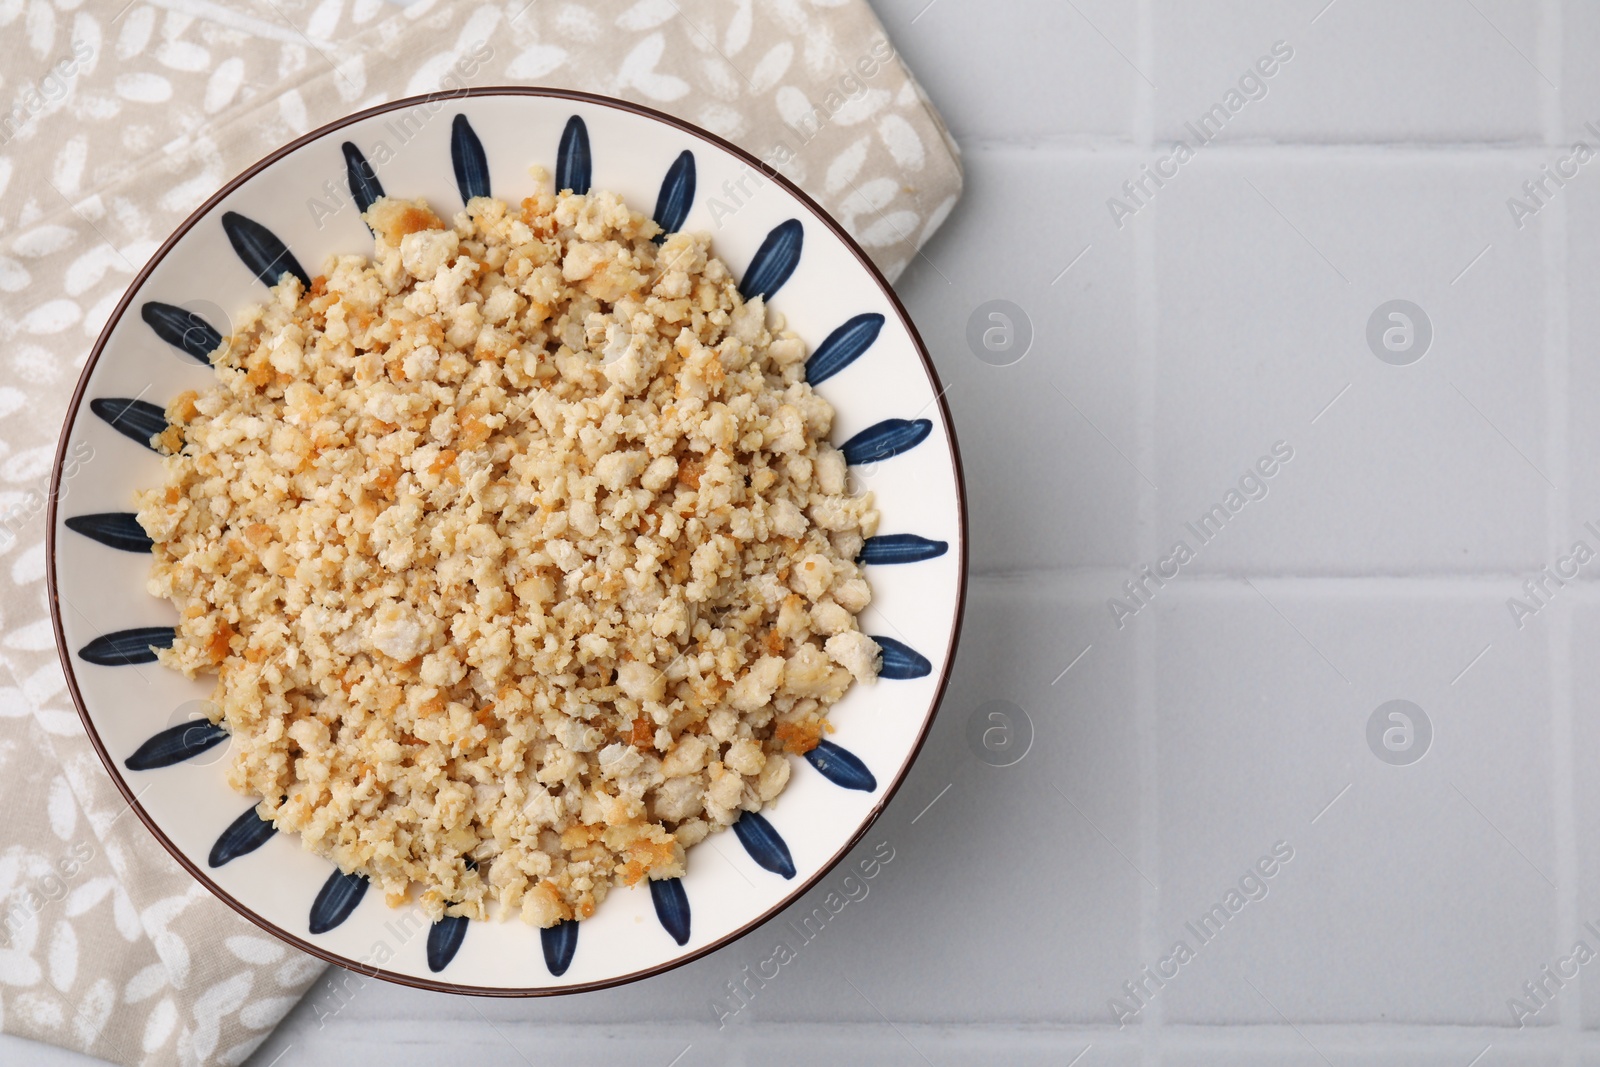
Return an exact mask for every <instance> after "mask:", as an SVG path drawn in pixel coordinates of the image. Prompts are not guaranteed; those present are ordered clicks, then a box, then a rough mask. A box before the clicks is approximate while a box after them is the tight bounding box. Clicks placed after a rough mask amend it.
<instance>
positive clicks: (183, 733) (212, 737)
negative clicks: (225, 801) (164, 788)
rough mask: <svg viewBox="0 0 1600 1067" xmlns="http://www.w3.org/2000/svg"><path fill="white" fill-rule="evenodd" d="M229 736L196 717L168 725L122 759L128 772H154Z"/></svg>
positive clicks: (224, 731) (214, 724)
mask: <svg viewBox="0 0 1600 1067" xmlns="http://www.w3.org/2000/svg"><path fill="white" fill-rule="evenodd" d="M227 739H228V731H226V730H224V729H223V728H222V727H220V726H218V725H217V724H216V723H214V722H207V721H206V720H204V719H195V720H194V721H193V722H180V723H179V724H178V725H176V726H169V727H167V728H166V729H165V730H162V731H161V732H160V733H158V734H156V735H155V736H154V737H152V738H150V740H148V741H146V742H145V743H144V744H142V745H140V746H139V747H138V748H136V749H135V750H134V752H133V755H131V756H129V757H128V758H127V759H125V760H123V761H122V765H123V766H124V767H126V768H128V770H130V771H154V770H160V769H161V768H162V767H170V766H172V765H173V764H174V763H182V762H183V761H184V760H186V759H190V758H192V757H194V756H198V755H200V753H202V752H204V751H205V750H206V749H208V748H215V747H216V746H217V745H220V744H222V742H224V741H226V740H227Z"/></svg>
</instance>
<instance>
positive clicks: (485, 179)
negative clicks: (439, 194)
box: [450, 115, 489, 203]
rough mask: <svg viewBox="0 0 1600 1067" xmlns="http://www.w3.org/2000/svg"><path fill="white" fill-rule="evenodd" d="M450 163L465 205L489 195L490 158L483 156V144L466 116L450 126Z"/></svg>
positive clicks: (456, 119) (460, 117)
mask: <svg viewBox="0 0 1600 1067" xmlns="http://www.w3.org/2000/svg"><path fill="white" fill-rule="evenodd" d="M450 162H451V163H452V164H454V166H455V170H456V188H457V189H460V190H461V200H462V202H463V203H465V202H466V201H468V200H471V199H472V198H473V197H475V196H488V195H489V157H488V156H486V155H484V154H483V142H482V141H480V140H478V133H477V131H476V130H474V129H473V128H472V123H470V122H468V121H467V116H465V115H457V116H456V117H455V121H454V122H453V123H451V126H450Z"/></svg>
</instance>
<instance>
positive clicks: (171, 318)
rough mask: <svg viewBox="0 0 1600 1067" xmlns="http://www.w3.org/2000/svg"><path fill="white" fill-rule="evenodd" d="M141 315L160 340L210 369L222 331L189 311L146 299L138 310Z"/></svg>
mask: <svg viewBox="0 0 1600 1067" xmlns="http://www.w3.org/2000/svg"><path fill="white" fill-rule="evenodd" d="M139 315H140V317H141V318H143V319H144V321H145V322H146V323H148V324H149V326H150V328H151V329H152V330H154V331H155V332H156V336H157V337H159V338H161V339H162V340H163V341H165V342H167V344H169V345H171V346H172V347H174V348H178V349H182V350H183V351H184V352H186V353H188V354H189V355H190V356H193V357H194V358H195V359H196V360H198V361H199V362H201V363H204V364H205V365H206V366H208V367H209V366H211V353H213V352H215V351H216V350H217V349H218V348H220V347H221V345H222V331H221V330H219V329H217V328H216V327H215V326H213V325H211V324H210V323H209V322H207V321H206V320H205V319H203V318H201V317H200V316H199V315H196V314H195V313H194V312H192V311H190V310H189V309H188V308H181V307H178V306H177V305H176V304H163V303H160V302H159V301H156V300H146V301H145V302H144V303H143V304H142V305H140V307H139Z"/></svg>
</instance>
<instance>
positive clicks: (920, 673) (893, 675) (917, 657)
mask: <svg viewBox="0 0 1600 1067" xmlns="http://www.w3.org/2000/svg"><path fill="white" fill-rule="evenodd" d="M869 636H870V637H871V638H872V639H873V640H874V641H876V642H878V647H879V648H881V649H883V660H882V662H881V663H880V664H879V666H878V677H879V678H890V679H893V680H895V681H906V680H907V679H910V678H924V677H926V676H928V675H929V674H932V673H933V664H931V663H929V662H928V660H927V657H925V656H923V655H922V654H921V653H920V652H918V651H917V650H916V649H914V648H912V647H911V646H910V645H907V644H903V643H901V642H899V641H896V640H895V639H894V638H892V637H879V636H878V635H877V634H870V635H869Z"/></svg>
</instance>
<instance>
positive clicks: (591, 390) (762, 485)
mask: <svg viewBox="0 0 1600 1067" xmlns="http://www.w3.org/2000/svg"><path fill="white" fill-rule="evenodd" d="M365 219H366V221H367V223H368V225H369V226H370V227H371V229H372V231H373V234H374V238H375V249H374V253H373V255H372V258H371V259H370V260H369V259H367V258H364V257H361V256H354V255H347V256H339V257H335V258H333V259H331V260H330V261H329V262H328V263H327V265H326V267H325V270H324V273H323V274H322V275H320V276H318V277H317V278H316V279H315V280H314V281H313V283H312V285H311V287H310V289H309V290H306V289H303V288H302V286H301V284H300V283H299V282H298V281H297V280H296V279H295V278H294V277H293V276H291V275H287V274H286V275H284V276H283V278H282V280H281V281H280V282H279V284H278V285H276V286H275V287H274V288H273V290H272V297H271V299H270V300H269V301H268V302H267V303H266V304H265V305H264V306H261V307H257V308H253V309H251V310H249V311H248V312H246V313H245V315H244V316H243V318H242V320H241V322H240V323H239V328H238V332H237V333H236V334H235V335H234V336H232V337H230V338H228V339H227V340H226V341H225V342H224V344H223V345H222V347H220V348H219V349H218V350H217V351H216V352H215V353H213V355H212V361H213V363H214V364H215V368H216V382H215V383H214V384H213V385H212V386H211V387H210V388H208V389H206V390H204V391H202V392H200V393H198V394H195V393H187V394H184V395H183V396H182V397H180V398H178V399H177V400H175V401H174V402H173V404H172V406H171V407H170V408H169V409H168V412H167V416H168V419H169V421H170V422H171V427H170V428H169V430H168V431H167V432H166V433H165V434H163V435H161V436H160V437H159V438H158V439H157V444H158V447H161V448H162V449H163V450H164V451H166V452H167V453H168V455H167V458H166V460H165V465H166V479H165V484H164V485H163V486H161V487H160V488H156V489H151V490H147V491H145V492H142V493H141V494H140V495H139V521H140V523H141V524H142V525H143V526H144V528H145V530H146V531H147V532H148V533H149V534H150V536H151V538H152V539H153V540H154V542H155V548H154V562H153V564H152V567H151V572H150V582H149V587H150V591H151V592H152V593H153V594H155V595H157V596H161V597H165V598H168V599H170V600H172V601H173V602H174V604H175V605H176V606H177V608H178V611H179V614H180V617H181V619H180V622H179V624H178V631H177V638H176V640H175V641H174V642H173V645H172V647H171V648H170V649H167V650H163V651H161V652H160V658H161V661H162V662H163V663H164V664H166V665H167V666H169V667H173V668H176V669H178V670H181V671H183V672H184V673H185V674H187V675H189V676H191V677H193V676H195V675H197V674H205V673H211V672H215V674H216V676H217V682H216V690H215V697H214V701H215V704H216V706H217V717H218V720H219V721H221V722H223V723H224V724H225V725H226V727H227V729H228V730H229V731H230V732H231V733H232V735H233V739H234V740H233V749H232V752H233V755H232V759H231V765H230V767H229V770H228V776H229V781H230V783H231V784H232V785H233V786H234V787H235V788H237V789H239V790H241V791H243V792H246V793H250V794H254V795H258V796H261V797H263V798H264V799H263V800H262V801H261V804H260V807H259V809H258V810H259V811H260V813H261V814H262V815H263V817H265V818H268V819H271V820H272V821H273V822H274V823H276V825H277V826H278V827H279V829H282V830H288V831H293V832H296V833H298V834H299V835H300V837H301V840H302V841H303V842H304V844H305V846H306V847H307V848H309V849H312V850H313V851H315V852H317V853H319V854H321V855H324V856H327V857H329V858H331V859H332V860H333V861H334V862H335V863H337V864H338V865H339V867H340V868H342V869H343V870H345V871H351V872H360V873H362V874H364V875H367V876H368V877H370V878H371V880H372V881H373V882H374V883H376V884H377V885H378V886H379V887H380V888H381V889H382V891H383V892H384V894H385V896H386V898H387V899H388V901H389V902H390V903H391V904H394V905H399V904H401V903H402V902H404V901H407V900H415V899H420V901H421V903H422V904H423V906H424V907H425V909H426V910H427V911H428V913H429V914H430V915H432V916H433V917H435V918H437V917H439V916H441V915H444V914H450V915H465V916H470V917H472V918H486V917H488V916H489V915H490V914H511V913H517V914H520V915H521V917H522V918H523V919H524V920H526V921H527V922H530V923H533V924H535V925H538V926H549V925H552V924H554V923H557V922H560V921H562V920H565V919H572V918H584V917H587V916H589V915H591V914H593V913H594V910H595V907H596V906H597V905H598V904H599V903H600V901H601V900H602V899H603V898H604V897H605V895H606V892H607V890H608V889H609V888H610V887H612V886H613V885H616V884H618V883H626V884H633V883H635V882H637V881H639V880H640V879H642V878H668V877H674V876H678V875H681V874H682V873H683V872H684V850H685V849H686V848H687V847H689V846H691V845H693V844H695V843H696V842H698V841H700V840H701V839H702V838H704V837H705V836H706V835H707V834H708V833H711V832H713V831H716V830H719V829H722V828H724V827H726V826H728V825H729V824H730V823H732V822H733V821H734V820H735V819H736V818H738V816H739V815H740V814H741V813H742V812H744V811H755V810H757V809H759V808H761V807H762V806H763V805H765V804H768V803H771V802H772V801H773V800H774V799H775V798H776V797H777V796H778V794H779V793H780V792H781V791H782V789H783V787H784V784H785V783H786V782H787V781H788V778H789V772H790V757H791V756H794V755H798V754H800V753H804V752H806V751H808V750H809V749H811V748H813V747H815V746H816V744H817V743H818V741H819V740H820V739H821V737H822V735H823V734H824V733H825V732H827V731H828V730H829V729H831V727H830V726H829V724H828V723H827V721H826V715H827V713H828V709H829V706H830V705H831V704H833V703H834V702H836V701H837V700H839V698H840V697H842V696H843V695H844V693H845V691H846V690H847V689H848V688H849V687H850V685H851V684H852V682H856V681H860V682H871V681H873V679H874V677H875V675H876V672H877V664H878V655H879V650H878V648H877V646H876V644H875V643H874V642H873V641H872V639H871V638H869V637H867V636H865V635H864V634H863V633H861V631H860V630H859V629H858V628H857V623H856V615H858V614H859V613H860V612H861V611H862V610H863V609H864V608H865V607H866V606H867V603H868V602H869V600H870V596H871V593H870V591H869V589H868V588H867V584H866V582H865V580H864V578H863V577H862V574H861V571H860V570H859V569H858V568H857V566H856V564H855V562H854V560H855V557H856V555H857V554H858V553H859V552H860V550H861V546H862V542H863V539H864V538H866V537H870V536H872V534H873V533H874V531H875V529H876V527H877V523H878V514H877V511H876V510H875V509H874V506H873V501H872V497H871V495H870V494H859V495H852V494H851V493H849V492H848V490H847V477H846V468H845V462H844V458H843V456H842V455H841V454H840V453H839V452H838V451H837V450H835V449H834V448H833V447H831V446H830V445H829V444H828V443H827V442H828V434H829V430H830V428H831V424H832V421H833V409H832V407H831V406H830V405H829V404H828V403H827V402H826V401H825V400H823V399H822V398H821V397H820V396H818V395H817V394H815V393H813V392H812V391H811V388H810V386H809V385H807V384H806V382H805V375H804V365H805V355H806V352H805V346H804V345H803V344H802V343H801V342H800V340H799V339H798V338H796V337H795V336H794V335H793V334H792V333H790V332H789V331H788V330H786V329H785V326H784V323H783V321H782V318H781V316H779V315H777V314H775V313H773V312H771V311H770V310H768V309H767V308H765V307H764V306H763V303H762V301H761V300H760V299H756V300H751V301H748V302H747V301H745V300H744V299H742V298H741V296H740V294H739V291H738V288H737V286H736V284H735V282H734V279H733V278H732V277H731V276H730V274H729V272H728V270H727V268H726V267H725V266H724V265H723V264H722V263H721V262H720V261H719V260H717V259H715V258H714V257H713V256H712V255H711V250H710V239H709V238H708V237H707V236H706V235H704V234H687V233H677V234H672V235H670V236H667V237H665V238H664V239H663V240H662V243H661V244H659V245H658V244H656V243H655V242H654V241H653V240H652V238H655V237H656V236H657V235H658V233H659V228H658V227H657V226H656V224H655V223H654V222H652V221H650V220H649V219H648V218H647V217H645V216H643V215H641V214H639V213H637V212H634V211H630V210H629V209H628V208H627V206H626V205H625V204H624V203H623V202H622V201H621V200H620V199H619V198H618V197H617V196H615V195H614V194H610V193H605V192H595V193H590V194H588V195H574V194H572V193H570V192H562V193H560V194H559V195H558V194H554V193H551V192H548V191H544V192H541V193H540V194H539V195H536V196H533V197H530V198H529V199H527V200H524V201H523V202H522V203H521V205H520V206H519V207H512V206H509V205H507V204H505V203H503V202H501V201H498V200H493V199H489V198H478V199H474V200H473V201H472V202H471V203H469V204H468V205H467V208H466V210H465V211H463V212H461V213H459V214H457V215H456V216H455V218H454V220H453V221H451V222H450V223H448V224H447V223H446V222H445V221H444V220H442V219H440V218H439V216H437V215H436V214H435V213H434V212H433V210H432V209H431V208H429V206H428V205H427V204H426V203H425V202H423V201H420V200H419V201H414V202H408V201H404V200H395V199H385V200H380V201H378V202H377V203H375V204H373V205H372V207H371V208H370V209H369V210H368V212H367V214H366V216H365Z"/></svg>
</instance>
